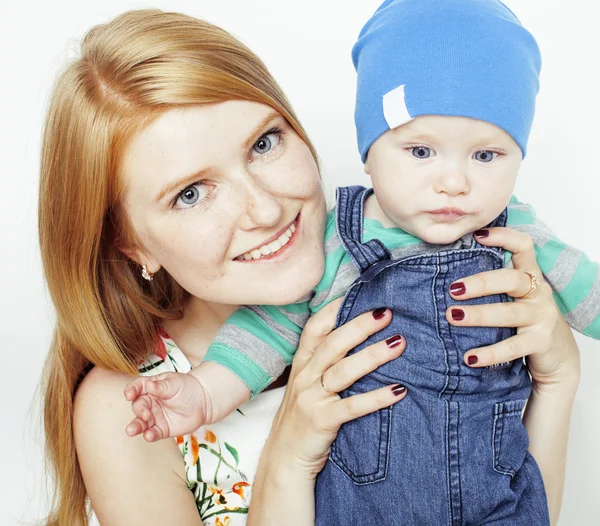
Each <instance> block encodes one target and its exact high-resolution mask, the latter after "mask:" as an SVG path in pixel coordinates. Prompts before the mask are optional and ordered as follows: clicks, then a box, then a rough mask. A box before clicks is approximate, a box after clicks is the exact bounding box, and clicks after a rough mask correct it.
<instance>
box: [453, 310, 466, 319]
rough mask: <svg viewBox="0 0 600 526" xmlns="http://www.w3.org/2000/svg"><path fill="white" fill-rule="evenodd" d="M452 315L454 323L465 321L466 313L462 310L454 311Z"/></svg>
mask: <svg viewBox="0 0 600 526" xmlns="http://www.w3.org/2000/svg"><path fill="white" fill-rule="evenodd" d="M450 314H451V315H452V319H453V320H454V321H461V320H464V319H465V311H464V310H462V309H452V310H451V311H450Z"/></svg>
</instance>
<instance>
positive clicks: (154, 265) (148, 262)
mask: <svg viewBox="0 0 600 526" xmlns="http://www.w3.org/2000/svg"><path fill="white" fill-rule="evenodd" d="M119 250H120V251H121V252H122V253H123V254H125V255H126V256H127V257H128V258H129V259H131V260H132V261H134V262H135V263H137V264H138V265H139V266H140V267H142V266H145V267H146V269H147V270H148V272H149V273H150V274H156V273H157V272H158V271H159V270H160V268H161V265H160V263H158V262H157V261H155V260H154V259H153V258H152V257H150V256H149V255H148V254H146V253H145V252H144V251H143V250H141V249H140V248H137V247H128V248H123V247H119Z"/></svg>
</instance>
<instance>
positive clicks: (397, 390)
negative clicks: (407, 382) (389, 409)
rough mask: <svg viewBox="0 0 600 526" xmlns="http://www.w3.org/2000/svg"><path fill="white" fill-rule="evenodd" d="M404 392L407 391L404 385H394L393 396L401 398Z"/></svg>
mask: <svg viewBox="0 0 600 526" xmlns="http://www.w3.org/2000/svg"><path fill="white" fill-rule="evenodd" d="M404 391H406V387H404V386H403V385H400V384H396V385H392V394H393V395H394V396H400V395H401V394H402V393H403V392H404Z"/></svg>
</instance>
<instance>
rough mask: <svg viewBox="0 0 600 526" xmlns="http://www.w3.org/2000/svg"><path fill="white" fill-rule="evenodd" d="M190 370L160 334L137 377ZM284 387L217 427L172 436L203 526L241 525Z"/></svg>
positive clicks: (187, 362)
mask: <svg viewBox="0 0 600 526" xmlns="http://www.w3.org/2000/svg"><path fill="white" fill-rule="evenodd" d="M191 368H192V366H191V364H190V362H189V361H188V360H187V358H186V357H185V355H184V354H183V352H182V351H181V350H180V349H179V348H178V347H177V345H176V344H175V342H174V341H173V340H172V339H171V338H170V337H169V335H168V334H166V333H165V332H164V331H161V333H160V336H159V340H158V345H157V349H156V350H155V353H154V354H153V355H151V356H150V357H149V358H148V359H147V360H145V361H144V362H143V363H141V364H140V365H139V367H138V369H139V372H140V374H141V375H144V376H153V375H156V374H160V373H165V372H180V373H187V372H188V371H189V370H190V369H191ZM284 390H285V388H284V387H280V388H278V389H273V390H271V391H267V392H264V393H261V394H259V395H258V396H256V397H254V398H253V399H252V400H250V401H248V402H247V403H246V404H244V405H243V406H242V407H241V408H240V409H238V410H237V411H235V412H233V413H232V414H230V415H229V416H227V417H226V418H224V419H223V420H221V421H220V422H217V423H216V424H212V425H208V426H203V427H201V428H199V429H198V430H196V431H195V432H194V433H190V434H189V435H184V436H180V437H176V439H175V440H176V441H177V445H178V446H179V449H180V451H181V454H182V455H183V460H184V464H185V478H186V482H187V485H188V487H189V488H190V491H192V492H193V494H194V497H195V499H196V505H197V506H198V512H199V513H200V517H201V519H202V522H203V524H204V525H206V526H243V525H245V524H246V518H247V514H248V506H249V504H250V498H251V495H252V482H253V480H254V476H255V474H256V467H257V465H258V458H259V456H260V452H261V450H262V448H263V445H264V443H265V440H266V439H267V435H268V433H269V430H270V428H271V423H272V421H273V417H274V416H275V412H276V411H277V409H278V408H279V405H280V404H281V400H282V398H283V393H284Z"/></svg>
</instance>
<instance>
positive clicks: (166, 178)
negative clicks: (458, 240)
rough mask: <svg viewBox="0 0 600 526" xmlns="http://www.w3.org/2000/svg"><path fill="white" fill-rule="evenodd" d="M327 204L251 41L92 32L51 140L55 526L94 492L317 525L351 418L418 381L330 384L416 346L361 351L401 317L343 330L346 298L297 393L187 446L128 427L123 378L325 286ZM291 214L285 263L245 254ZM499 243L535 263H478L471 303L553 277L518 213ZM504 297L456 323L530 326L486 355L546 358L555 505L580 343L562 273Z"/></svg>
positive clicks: (224, 520)
mask: <svg viewBox="0 0 600 526" xmlns="http://www.w3.org/2000/svg"><path fill="white" fill-rule="evenodd" d="M324 217H325V200H324V196H323V192H322V188H321V183H320V178H319V172H318V165H317V161H316V154H315V152H314V149H313V147H312V145H311V144H310V142H309V140H308V138H307V137H306V134H305V132H304V130H303V129H302V127H301V125H300V124H299V122H298V120H297V119H296V117H295V115H294V113H293V111H292V109H291V107H290V105H289V103H288V102H287V100H286V98H285V96H284V94H283V93H282V92H281V89H280V88H279V87H278V85H277V84H276V82H275V81H274V79H273V78H272V77H271V75H270V74H269V72H268V71H267V70H266V68H265V67H264V65H263V64H262V63H261V62H260V60H259V59H258V58H257V57H256V56H255V55H254V54H253V53H252V52H251V51H249V50H248V49H247V48H246V47H244V46H243V45H242V44H241V43H240V42H238V41H237V40H236V39H234V38H233V37H232V36H231V35H229V34H228V33H226V32H225V31H223V30H221V29H219V28H216V27H214V26H212V25H210V24H208V23H206V22H203V21H199V20H196V19H193V18H190V17H186V16H183V15H178V14H172V13H161V12H159V11H137V12H129V13H125V14H123V15H121V16H119V17H117V18H116V19H114V20H113V21H111V22H110V23H108V24H106V25H103V26H97V27H95V28H93V29H92V30H90V31H89V32H88V34H87V35H86V37H85V38H84V40H83V42H82V49H81V56H80V58H79V59H77V60H76V61H74V62H73V63H71V64H70V65H69V66H68V67H67V68H66V69H65V71H64V72H63V74H62V75H61V76H60V78H59V79H58V81H57V84H56V86H55V88H54V91H53V95H52V99H51V102H50V108H49V112H48V117H47V123H46V129H45V134H44V142H43V151H42V174H41V187H40V240H41V246H42V256H43V261H44V269H45V273H46V278H47V281H48V287H49V290H50V293H51V295H52V299H53V301H54V304H55V307H56V311H57V326H56V331H55V337H54V341H53V344H52V348H51V350H50V355H49V358H48V363H47V366H46V372H47V384H46V392H45V401H46V402H45V404H46V405H45V415H44V417H45V426H46V434H47V450H48V452H49V456H50V460H51V463H52V466H53V468H54V470H55V474H56V479H57V493H56V501H55V504H56V505H55V508H54V511H53V513H52V515H51V516H50V518H49V520H48V524H52V525H69V526H71V525H73V526H81V525H84V524H87V523H88V518H87V513H86V503H87V502H88V499H89V502H90V503H91V506H92V507H93V509H94V511H95V513H96V514H97V516H98V518H99V520H100V523H101V524H103V525H111V526H112V525H120V524H127V525H130V524H146V525H152V524H178V525H186V524H189V525H199V524H202V523H204V524H211V525H213V524H214V525H219V524H221V525H226V524H227V525H230V526H234V525H237V524H243V523H245V521H246V517H248V521H249V523H251V524H259V525H263V524H269V523H280V524H299V525H300V524H311V523H312V521H313V506H314V500H313V487H314V477H315V476H316V474H317V473H318V472H319V471H320V469H321V468H322V467H323V465H324V463H325V461H326V459H327V455H328V449H329V445H330V444H331V442H332V441H333V439H334V437H335V435H336V433H337V429H338V428H339V426H340V425H341V424H342V423H344V422H346V421H349V420H352V419H354V418H356V417H359V416H361V415H364V414H367V413H370V412H372V411H375V410H378V409H381V408H383V407H386V406H389V405H391V404H393V403H396V402H398V403H402V402H401V399H402V398H403V396H405V394H406V390H403V389H402V386H389V387H386V388H383V389H380V390H378V391H375V392H372V393H367V394H365V395H361V396H357V397H352V398H349V399H345V400H341V399H340V398H339V397H338V396H337V395H335V394H331V392H329V391H327V390H325V389H324V388H323V385H326V386H328V388H329V389H330V390H332V391H334V392H335V391H339V390H341V389H343V388H345V387H346V386H348V385H350V384H352V383H353V382H354V381H355V380H356V379H357V378H359V377H360V376H362V375H364V374H366V373H367V372H369V371H371V370H373V369H374V368H376V367H377V366H378V365H380V364H382V363H384V362H386V361H389V360H391V359H394V358H397V357H398V356H400V354H401V353H402V351H403V349H404V346H405V345H410V342H407V343H406V344H405V343H404V342H403V343H402V345H399V346H395V347H394V346H388V345H387V344H386V342H385V341H382V342H380V343H378V344H375V345H373V346H372V347H370V348H368V349H365V350H364V351H363V352H361V353H359V354H357V355H355V356H352V357H349V358H344V355H345V354H346V353H347V352H348V351H349V350H350V349H352V348H353V347H354V346H356V345H357V344H358V343H360V342H361V341H363V340H364V339H365V338H366V337H367V336H369V335H370V334H373V333H375V332H377V331H378V330H380V329H381V328H382V327H384V326H385V325H387V323H389V321H390V312H389V311H382V312H381V311H379V312H378V311H375V312H373V313H368V314H365V315H363V316H361V317H359V318H357V319H355V320H353V321H352V322H349V323H348V324H346V325H345V326H343V327H340V328H338V329H337V330H332V329H333V326H334V322H335V308H336V306H337V304H336V303H333V304H331V306H330V308H326V309H324V310H323V311H322V312H320V313H319V314H318V315H317V316H315V317H314V318H313V319H312V320H311V321H310V323H309V324H308V326H307V328H306V329H305V331H304V334H303V337H302V341H301V345H300V348H299V350H298V352H297V354H296V357H295V360H294V365H293V367H292V372H291V375H290V382H289V384H288V387H287V389H285V390H284V389H283V388H280V389H273V390H271V391H267V392H265V393H263V394H261V395H259V396H257V397H256V398H255V399H253V400H251V401H250V402H249V403H248V404H246V405H245V406H244V407H242V408H241V412H240V413H236V414H234V415H232V417H231V418H233V420H232V419H225V420H224V421H223V422H221V423H219V424H217V425H216V426H212V427H211V429H202V430H199V431H198V432H196V433H195V434H193V435H191V436H187V437H181V439H179V438H178V440H177V441H160V442H157V443H147V442H145V441H144V440H143V439H142V438H140V437H137V438H135V439H131V438H129V437H127V435H126V434H125V432H124V429H125V426H126V425H127V423H128V422H129V420H130V417H131V409H130V405H129V403H128V402H127V401H126V400H125V398H124V397H123V388H124V386H125V385H126V384H127V383H128V381H129V380H130V379H131V375H135V374H137V373H138V370H139V368H142V370H145V371H148V368H149V367H154V368H155V370H156V371H160V367H171V368H172V369H177V370H186V369H187V368H189V367H191V366H194V365H197V364H198V363H199V362H200V361H201V360H202V354H203V353H202V352H199V351H198V350H199V349H205V348H206V347H207V345H208V344H209V343H210V342H211V340H212V338H213V337H214V335H215V334H216V332H217V330H218V328H219V326H220V325H221V324H222V323H223V321H224V320H225V319H226V318H227V317H228V315H229V314H230V313H231V312H233V310H235V309H236V307H237V306H238V305H241V304H285V303H290V302H291V301H294V300H295V299H297V298H299V297H301V296H302V295H303V294H304V293H305V292H307V291H308V290H310V289H311V288H312V287H313V286H314V285H315V283H316V282H317V281H318V280H319V278H320V275H321V272H322V266H323V261H322V248H323V223H324ZM291 224H294V225H295V230H296V232H295V235H294V238H293V240H292V241H293V242H291V243H288V245H286V247H284V248H283V249H282V250H281V251H279V252H278V253H277V255H276V256H275V257H272V258H267V259H264V260H258V261H256V262H252V261H246V260H245V259H244V258H243V257H240V256H242V255H243V254H244V253H247V252H248V251H250V250H252V249H253V248H255V247H257V246H261V245H263V244H265V243H266V242H269V241H270V240H271V239H272V238H274V236H277V235H278V234H279V233H280V232H282V231H284V230H285V229H286V228H288V227H289V226H290V225H291ZM486 243H487V244H490V245H494V244H495V245H499V246H503V247H504V248H506V249H508V250H510V251H511V252H513V254H514V256H513V261H514V264H515V269H504V270H501V271H496V272H493V273H488V274H486V275H477V276H473V277H471V278H468V279H466V280H465V285H466V287H467V290H468V291H469V294H468V295H465V296H464V297H465V298H469V297H478V296H482V295H488V294H492V293H498V292H506V293H508V294H510V295H511V296H513V297H515V298H518V297H519V296H523V295H525V294H526V293H527V291H528V289H529V283H530V280H529V277H528V276H527V274H525V273H524V272H522V270H527V271H529V272H534V273H536V274H537V275H540V272H539V269H538V268H537V264H536V263H535V255H534V252H533V249H532V247H531V242H530V241H528V240H527V238H526V236H523V235H522V234H519V233H517V232H511V231H508V230H504V229H500V230H497V231H495V232H494V233H493V234H492V235H490V237H489V238H488V241H487V242H486ZM494 307H495V306H494V305H492V306H488V307H485V306H469V307H465V312H466V314H467V315H466V317H465V321H463V322H454V323H456V324H457V325H458V324H461V325H481V326H484V325H491V326H518V327H519V334H518V335H517V336H516V337H514V338H512V339H510V340H506V341H505V342H502V343H501V344H498V345H496V346H493V347H490V348H487V349H484V350H482V351H481V352H480V354H479V362H478V364H477V366H487V365H491V364H494V363H500V362H502V361H506V360H508V359H514V358H517V357H519V356H524V355H529V358H528V363H529V367H530V370H531V373H532V376H533V379H534V382H535V387H534V394H533V395H532V398H531V400H530V402H529V404H528V408H527V411H526V414H525V422H526V426H527V429H528V431H529V435H530V441H531V444H530V451H531V452H532V454H533V455H534V457H535V458H536V460H537V461H538V464H539V466H540V468H541V470H542V474H543V476H544V481H545V484H546V489H547V493H548V500H549V504H550V509H551V514H552V516H553V517H554V518H555V520H556V517H557V516H558V511H559V509H560V501H561V496H562V487H563V477H564V455H565V449H566V441H567V436H568V426H569V417H570V410H571V405H572V401H573V396H574V392H575V390H576V387H577V382H578V372H579V369H578V354H577V349H576V346H575V344H574V341H573V339H572V337H571V335H570V331H569V330H568V328H567V327H566V324H565V323H564V321H563V320H562V319H561V318H560V316H559V314H558V311H557V308H556V306H555V305H554V303H553V300H552V297H551V293H550V291H549V288H548V287H545V286H542V287H540V288H538V290H536V291H535V293H534V294H532V295H530V296H528V297H527V298H526V299H523V300H517V301H515V302H514V303H511V304H509V305H506V306H504V308H503V309H500V310H499V309H496V308H494ZM142 362H143V363H142ZM284 391H285V396H284ZM282 397H283V402H282V401H281V400H282ZM277 407H279V411H278V413H277V416H276V417H275V419H274V420H273V417H274V415H275V412H276V411H277ZM271 425H272V428H271V433H270V435H269V428H270V427H271ZM267 436H269V438H268V440H267V443H266V446H265V447H264V451H263V454H262V456H261V460H260V464H259V465H258V472H256V470H257V464H258V460H259V456H260V452H261V449H262V448H263V445H264V444H265V442H264V441H265V438H267ZM229 437H231V438H229ZM234 440H237V441H239V442H235V443H234ZM178 442H179V444H178ZM182 453H183V462H182ZM255 473H256V475H255ZM251 487H252V490H253V493H254V496H253V505H252V508H250V510H251V511H250V513H249V515H247V513H248V503H249V497H250V489H251ZM149 488H152V490H151V491H149ZM190 490H191V491H190ZM236 499H237V500H236Z"/></svg>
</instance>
